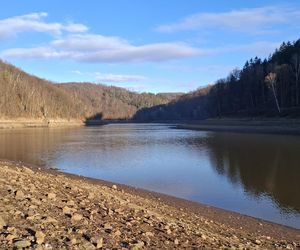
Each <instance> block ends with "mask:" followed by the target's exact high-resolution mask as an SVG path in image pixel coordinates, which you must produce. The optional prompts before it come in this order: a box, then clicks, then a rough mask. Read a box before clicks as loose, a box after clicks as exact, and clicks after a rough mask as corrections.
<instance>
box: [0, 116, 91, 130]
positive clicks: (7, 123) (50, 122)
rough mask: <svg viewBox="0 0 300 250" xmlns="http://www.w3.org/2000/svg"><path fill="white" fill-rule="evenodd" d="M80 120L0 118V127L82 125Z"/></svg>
mask: <svg viewBox="0 0 300 250" xmlns="http://www.w3.org/2000/svg"><path fill="white" fill-rule="evenodd" d="M84 125H85V124H84V122H83V121H82V120H75V119H26V118H19V119H0V129H11V128H41V127H44V128H47V127H67V126H84Z"/></svg>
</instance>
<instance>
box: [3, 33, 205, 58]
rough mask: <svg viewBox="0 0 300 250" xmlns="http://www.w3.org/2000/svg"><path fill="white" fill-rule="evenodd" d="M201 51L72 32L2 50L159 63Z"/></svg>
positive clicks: (6, 53)
mask: <svg viewBox="0 0 300 250" xmlns="http://www.w3.org/2000/svg"><path fill="white" fill-rule="evenodd" d="M201 54H203V52H202V51H201V50H199V49H198V48H194V47H191V46H189V45H187V44H185V43H176V42H171V43H152V44H144V45H133V44H130V43H129V42H128V41H126V40H125V39H122V38H120V37H110V36H102V35H95V34H75V35H69V36H66V37H64V38H61V39H57V40H54V41H52V42H51V43H50V44H48V46H42V47H36V48H13V49H7V50H4V51H3V52H2V53H1V54H0V55H1V56H2V57H4V58H21V59H69V60H74V61H79V62H95V63H99V62H103V63H119V62H162V61H168V60H174V59H180V58H186V57H193V56H198V55H201Z"/></svg>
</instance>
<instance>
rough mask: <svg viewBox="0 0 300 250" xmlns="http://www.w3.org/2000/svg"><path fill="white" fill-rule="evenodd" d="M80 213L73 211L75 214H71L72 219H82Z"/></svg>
mask: <svg viewBox="0 0 300 250" xmlns="http://www.w3.org/2000/svg"><path fill="white" fill-rule="evenodd" d="M82 217H83V216H82V215H81V214H77V213H75V214H73V216H72V220H73V221H80V220H81V219H82Z"/></svg>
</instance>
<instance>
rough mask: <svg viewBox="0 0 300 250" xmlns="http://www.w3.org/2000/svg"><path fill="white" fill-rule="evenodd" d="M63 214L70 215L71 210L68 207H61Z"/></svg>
mask: <svg viewBox="0 0 300 250" xmlns="http://www.w3.org/2000/svg"><path fill="white" fill-rule="evenodd" d="M63 213H64V214H67V215H70V214H72V209H71V208H69V207H68V206H65V207H63Z"/></svg>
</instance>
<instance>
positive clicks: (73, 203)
mask: <svg viewBox="0 0 300 250" xmlns="http://www.w3.org/2000/svg"><path fill="white" fill-rule="evenodd" d="M67 205H68V206H71V207H73V206H75V202H74V201H73V200H69V201H68V202H67Z"/></svg>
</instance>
